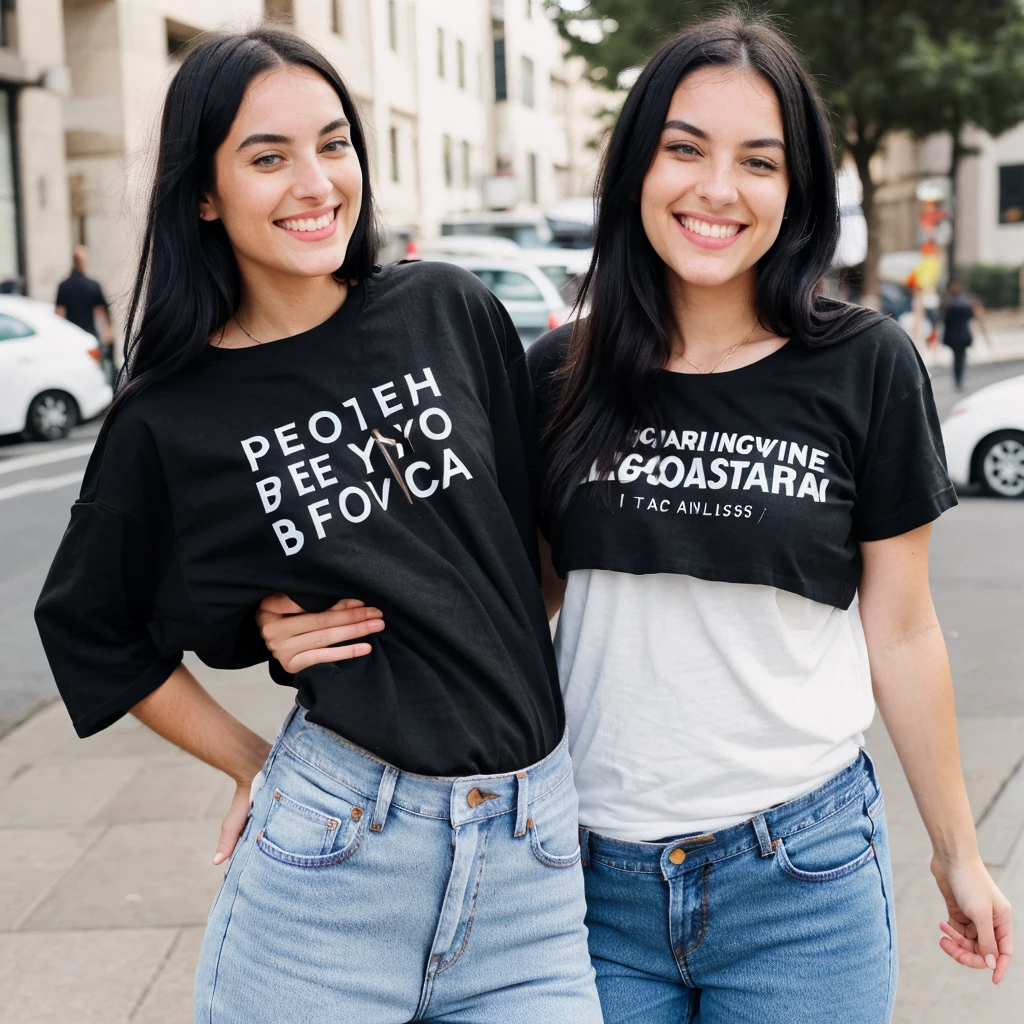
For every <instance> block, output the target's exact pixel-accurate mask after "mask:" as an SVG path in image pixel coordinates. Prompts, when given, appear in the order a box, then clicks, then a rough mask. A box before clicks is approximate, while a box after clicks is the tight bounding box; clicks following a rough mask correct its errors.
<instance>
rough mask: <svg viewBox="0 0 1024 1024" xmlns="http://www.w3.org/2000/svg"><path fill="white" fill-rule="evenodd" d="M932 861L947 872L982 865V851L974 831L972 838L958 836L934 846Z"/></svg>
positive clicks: (936, 843)
mask: <svg viewBox="0 0 1024 1024" xmlns="http://www.w3.org/2000/svg"><path fill="white" fill-rule="evenodd" d="M932 860H933V862H934V863H936V864H939V865H941V866H942V867H943V869H945V870H947V871H948V870H952V869H954V868H957V867H962V866H963V865H965V864H974V863H981V851H980V850H979V849H978V840H977V838H976V837H975V835H974V831H973V829H972V830H971V834H970V836H956V837H950V838H949V839H944V840H942V841H940V842H935V843H933V844H932Z"/></svg>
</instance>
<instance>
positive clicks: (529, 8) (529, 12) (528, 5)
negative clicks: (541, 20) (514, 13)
mask: <svg viewBox="0 0 1024 1024" xmlns="http://www.w3.org/2000/svg"><path fill="white" fill-rule="evenodd" d="M525 3H526V16H527V18H532V17H533V0H525Z"/></svg>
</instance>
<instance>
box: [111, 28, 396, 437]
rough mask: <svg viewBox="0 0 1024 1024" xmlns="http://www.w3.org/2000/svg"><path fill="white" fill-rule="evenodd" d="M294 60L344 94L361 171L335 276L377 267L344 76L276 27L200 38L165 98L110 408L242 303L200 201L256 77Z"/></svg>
mask: <svg viewBox="0 0 1024 1024" xmlns="http://www.w3.org/2000/svg"><path fill="white" fill-rule="evenodd" d="M288 64H290V65H301V66H304V67H307V68H311V69H312V70H313V71H315V72H317V74H319V75H320V76H322V77H323V78H324V79H325V80H326V81H327V83H328V84H329V85H330V86H331V87H332V88H333V89H334V91H335V92H336V93H337V94H338V98H339V99H340V100H341V105H342V107H343V108H344V110H345V116H346V117H347V118H348V121H349V124H350V125H351V137H352V146H353V149H354V151H355V153H356V155H357V156H358V158H359V165H360V168H361V170H362V179H363V193H362V205H361V206H360V209H359V217H358V219H357V220H356V224H355V228H354V230H353V232H352V238H351V240H350V241H349V244H348V249H347V251H346V253H345V262H344V263H343V264H342V265H341V266H340V267H339V268H338V269H337V271H335V274H334V276H335V278H337V279H338V280H345V279H357V280H358V279H360V278H363V277H366V276H367V275H369V274H370V273H372V271H373V265H374V263H375V262H376V259H377V249H378V244H379V242H378V234H377V224H376V217H375V210H374V204H373V193H372V191H371V188H370V170H369V160H368V159H367V153H366V138H365V135H364V133H363V128H362V124H361V122H360V120H359V114H358V111H357V110H356V107H355V104H354V103H353V102H352V98H351V96H350V95H349V92H348V89H347V88H346V87H345V83H344V82H343V81H342V80H341V76H340V75H339V74H338V72H337V71H336V70H335V69H334V67H333V66H332V65H331V63H330V62H329V61H328V60H327V58H326V57H324V56H323V55H322V54H321V53H320V52H319V51H318V50H316V49H315V48H314V47H312V46H310V45H309V43H306V42H304V41H303V40H302V39H299V38H298V37H297V36H294V35H291V34H289V33H287V32H283V31H280V30H278V29H273V28H266V27H263V28H257V29H254V30H253V31H251V32H246V33H237V34H226V33H214V34H210V35H207V36H204V37H202V39H201V40H200V41H199V42H198V44H197V45H196V46H195V47H194V48H193V49H192V50H191V51H190V52H189V53H188V55H187V56H186V57H185V59H184V61H183V62H182V65H181V67H180V68H179V69H178V72H177V74H175V76H174V79H173V80H172V81H171V84H170V88H169V89H168V91H167V98H166V99H165V100H164V108H163V117H162V120H161V125H160V144H159V149H158V154H157V165H156V177H155V180H154V182H153V187H152V191H151V193H150V198H149V209H148V213H147V216H146V230H145V234H144V236H143V243H142V253H141V256H140V259H139V269H138V272H137V274H136V276H135V285H134V287H133V289H132V296H131V302H130V304H129V307H128V322H127V327H126V337H127V341H126V345H125V365H124V368H123V369H122V374H121V383H120V388H119V391H118V394H117V398H116V399H115V401H114V405H113V409H112V410H111V411H112V412H114V411H116V410H117V409H118V408H119V407H120V406H121V405H122V404H123V403H124V402H125V401H127V400H128V399H129V398H130V397H131V396H132V395H134V394H137V393H138V392H139V391H141V390H143V389H144V388H146V387H148V386H149V385H151V384H153V383H155V382H157V381H159V380H163V379H165V378H167V377H169V376H171V375H172V374H174V373H177V372H179V371H180V370H182V369H184V368H185V367H186V366H188V365H189V363H191V362H193V361H194V360H195V359H196V358H198V357H199V356H200V355H201V354H202V352H203V351H204V349H205V347H206V345H207V342H208V340H209V337H210V335H211V333H213V332H214V331H215V330H216V329H217V328H218V327H220V326H221V325H222V324H223V323H225V321H227V320H228V318H229V317H230V316H232V314H233V313H234V312H235V311H236V310H237V309H238V304H239V301H240V300H241V282H240V278H239V273H238V264H237V262H236V260H235V255H234V252H233V251H232V249H231V242H230V241H229V239H228V235H227V232H226V231H225V230H224V225H223V224H222V223H221V222H220V221H219V220H216V221H204V220H200V218H199V201H200V199H201V198H202V196H203V195H204V193H206V192H208V191H209V189H210V188H211V187H212V186H213V185H214V154H215V153H216V152H217V149H218V147H219V146H220V144H221V143H222V142H223V141H224V139H225V138H226V137H227V134H228V132H229V131H230V129H231V125H232V123H233V122H234V120H235V116H236V115H237V113H238V108H239V107H240V106H241V104H242V98H243V97H244V95H245V90H246V88H247V87H248V85H249V83H250V82H251V81H252V80H253V78H255V77H256V76H257V75H259V74H262V73H264V72H267V71H273V70H274V69H275V68H278V67H281V66H282V65H288ZM111 419H112V416H108V418H107V422H110V421H111Z"/></svg>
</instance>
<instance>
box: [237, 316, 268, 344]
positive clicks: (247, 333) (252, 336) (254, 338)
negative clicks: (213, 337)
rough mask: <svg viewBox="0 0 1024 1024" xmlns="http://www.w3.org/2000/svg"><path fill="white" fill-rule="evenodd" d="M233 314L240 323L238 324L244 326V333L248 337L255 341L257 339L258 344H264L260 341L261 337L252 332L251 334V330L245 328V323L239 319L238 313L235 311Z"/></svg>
mask: <svg viewBox="0 0 1024 1024" xmlns="http://www.w3.org/2000/svg"><path fill="white" fill-rule="evenodd" d="M233 315H234V318H235V323H236V324H238V326H239V327H241V328H242V333H243V334H245V335H246V336H247V337H249V338H251V339H252V340H253V341H255V342H256V344H257V345H262V344H263V342H262V341H260V339H259V338H257V337H255V336H254V335H252V334H249V332H248V331H247V330H246V329H245V325H244V324H243V323H242V321H241V320H239V319H238V314H237V313H235V314H233Z"/></svg>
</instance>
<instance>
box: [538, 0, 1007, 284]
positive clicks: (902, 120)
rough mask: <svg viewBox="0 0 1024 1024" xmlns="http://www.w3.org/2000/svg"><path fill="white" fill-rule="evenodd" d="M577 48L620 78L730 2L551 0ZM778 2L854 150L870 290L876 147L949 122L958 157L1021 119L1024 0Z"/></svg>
mask: <svg viewBox="0 0 1024 1024" xmlns="http://www.w3.org/2000/svg"><path fill="white" fill-rule="evenodd" d="M548 6H549V8H550V9H551V10H552V13H553V16H554V17H555V20H556V21H557V23H558V26H559V29H560V30H561V32H562V34H563V35H564V36H565V38H566V39H568V40H569V43H570V47H571V51H572V52H573V53H575V54H578V55H580V56H582V57H584V58H585V59H586V61H587V63H588V65H589V68H590V75H591V77H592V79H593V80H594V81H595V82H599V83H601V84H602V85H605V86H607V87H609V88H615V86H616V84H617V82H618V81H619V76H620V75H621V74H622V73H623V72H626V71H628V70H629V69H632V68H635V67H638V66H641V65H643V64H644V63H645V62H646V61H647V60H648V59H649V58H650V57H651V56H653V54H654V52H655V51H656V50H657V49H658V47H659V46H660V45H661V43H662V42H664V41H665V40H666V39H668V38H669V37H671V36H672V35H673V34H674V33H676V32H677V31H679V30H680V29H681V28H683V27H685V25H686V24H688V23H689V22H691V21H693V20H694V19H696V18H698V17H701V16H704V15H707V14H712V13H720V12H721V11H723V9H724V8H723V5H722V4H721V3H719V2H705V0H548ZM748 9H749V10H751V11H754V12H759V11H764V12H768V13H770V14H771V15H772V16H773V17H774V20H775V25H776V27H777V28H779V29H780V30H781V31H782V32H783V33H785V34H786V35H787V36H789V37H790V38H791V39H792V41H793V42H794V43H795V45H796V46H797V48H798V49H799V50H800V52H801V53H803V55H804V56H805V58H806V59H807V62H808V65H809V67H810V69H811V72H812V74H814V75H815V77H816V79H817V81H818V82H819V84H820V86H821V89H822V92H823V93H824V95H825V99H826V101H827V102H828V104H829V107H830V109H831V111H832V115H833V118H834V121H835V125H836V138H837V140H838V142H839V143H840V145H842V146H843V147H845V148H846V149H847V150H848V151H849V152H850V154H851V156H852V157H853V160H854V162H855V164H856V166H857V170H858V172H859V174H860V178H861V183H862V185H863V188H864V213H865V216H866V217H867V219H868V267H867V268H866V275H865V277H866V280H865V289H866V291H867V292H868V293H870V294H874V291H875V288H876V283H877V263H878V256H879V247H878V230H877V217H876V216H875V203H874V195H875V188H876V184H875V182H874V181H873V180H872V178H871V173H870V164H871V160H872V157H874V155H875V154H876V153H877V152H878V151H879V148H880V146H881V145H882V140H883V139H884V137H885V136H886V134H887V133H889V132H891V131H907V132H909V133H911V134H912V135H914V136H915V137H919V138H920V137H923V136H924V135H928V134H931V133H933V132H948V133H949V134H950V135H951V137H952V138H953V140H954V145H953V166H952V167H951V170H953V171H954V172H955V170H956V166H957V161H958V160H959V159H960V157H962V156H963V155H964V153H965V147H964V143H963V133H964V129H965V128H966V127H967V126H968V125H976V126H977V127H979V128H982V129H984V130H985V131H987V132H989V133H990V134H992V135H998V134H1000V133H1001V132H1003V131H1005V130H1006V129H1007V128H1009V127H1011V126H1012V125H1014V124H1017V123H1018V122H1019V121H1020V120H1021V119H1022V118H1024V12H1022V9H1021V6H1020V4H1019V3H1018V0H903V2H901V3H899V4H894V3H893V2H892V0H771V2H769V3H766V4H764V5H762V6H760V7H754V6H751V7H749V8H748Z"/></svg>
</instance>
